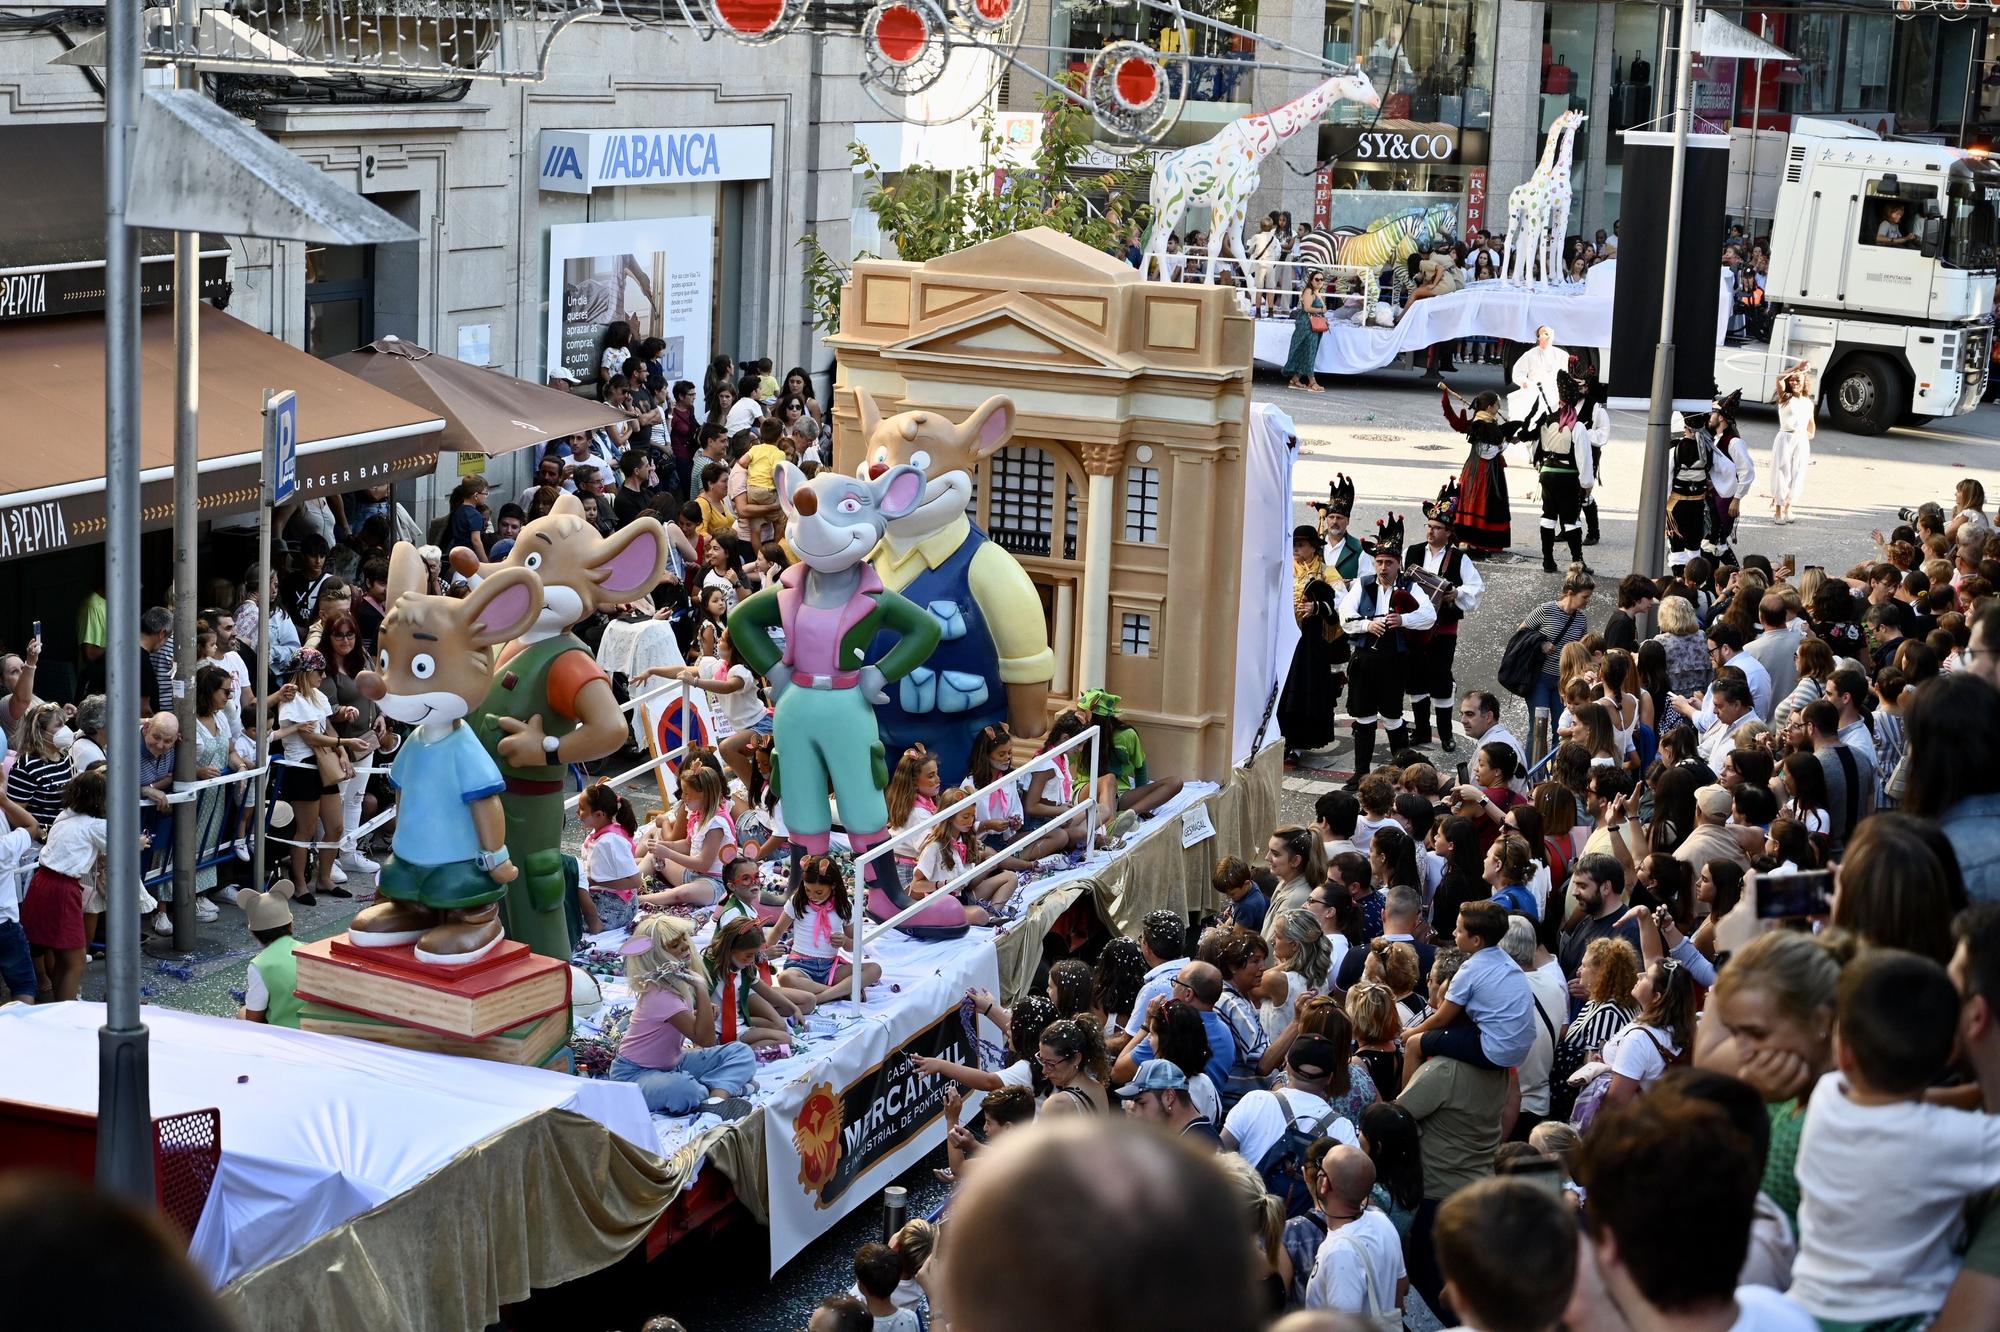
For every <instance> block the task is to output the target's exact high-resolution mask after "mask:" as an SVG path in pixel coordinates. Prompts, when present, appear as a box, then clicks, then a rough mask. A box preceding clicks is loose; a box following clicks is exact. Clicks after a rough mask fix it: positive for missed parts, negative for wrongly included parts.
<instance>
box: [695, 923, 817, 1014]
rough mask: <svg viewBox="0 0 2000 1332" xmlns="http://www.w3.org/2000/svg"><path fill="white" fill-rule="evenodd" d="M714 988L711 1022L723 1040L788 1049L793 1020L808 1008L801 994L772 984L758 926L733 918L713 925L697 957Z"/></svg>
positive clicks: (808, 1003) (809, 1010)
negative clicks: (788, 992)
mask: <svg viewBox="0 0 2000 1332" xmlns="http://www.w3.org/2000/svg"><path fill="white" fill-rule="evenodd" d="M702 961H703V963H704V964H706V966H707V967H708V975H709V983H710V984H711V985H712V986H713V987H714V988H713V991H712V995H711V997H712V998H713V999H714V1001H715V1013H716V1021H717V1022H718V1023H719V1024H720V1031H721V1033H722V1035H723V1037H724V1038H725V1039H731V1040H738V1041H742V1042H743V1043H744V1044H745V1045H790V1044H791V1043H792V1029H791V1026H790V1025H789V1024H790V1023H791V1021H792V1020H793V1019H794V1018H803V1017H804V1016H805V1015H806V1014H807V1013H810V1012H811V1011H812V1008H813V1004H812V1000H810V999H808V998H806V997H805V996H803V995H789V996H788V995H785V994H783V993H780V992H779V990H778V989H777V987H776V986H774V985H772V984H771V982H770V980H769V979H768V977H769V974H770V972H769V969H768V968H766V967H765V965H764V927H763V926H761V925H759V924H758V923H757V922H756V921H754V920H745V919H743V918H741V917H738V918H737V919H735V920H731V921H727V922H725V923H724V924H721V925H718V926H717V927H716V929H715V937H714V938H712V939H710V940H709V942H708V950H707V952H705V953H704V954H702Z"/></svg>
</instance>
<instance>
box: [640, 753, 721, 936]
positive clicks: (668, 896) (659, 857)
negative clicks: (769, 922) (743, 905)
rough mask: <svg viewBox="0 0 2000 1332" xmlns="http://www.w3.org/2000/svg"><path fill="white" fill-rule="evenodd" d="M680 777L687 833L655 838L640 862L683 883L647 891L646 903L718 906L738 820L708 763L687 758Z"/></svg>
mask: <svg viewBox="0 0 2000 1332" xmlns="http://www.w3.org/2000/svg"><path fill="white" fill-rule="evenodd" d="M680 780H681V801H682V803H683V804H685V805H686V806H687V836H686V837H685V838H677V839H675V840H673V841H655V842H653V843H652V844H651V851H650V852H649V854H648V855H647V857H646V860H647V862H648V863H647V864H645V865H642V867H641V868H642V869H653V870H656V871H657V872H658V873H659V874H660V875H661V876H662V877H664V878H665V879H666V880H667V881H668V882H669V883H672V884H677V885H679V886H678V887H673V888H663V889H661V890H660V891H659V892H654V893H647V894H645V895H644V896H642V897H641V898H640V899H639V902H640V904H641V905H642V906H650V907H666V906H703V907H705V906H714V905H715V899H716V898H717V897H719V896H720V895H721V893H722V866H723V864H724V863H725V862H727V861H729V860H733V859H734V858H735V856H736V847H737V839H736V820H735V819H734V818H732V817H730V813H729V796H728V793H727V791H726V790H725V789H724V787H723V785H722V775H721V774H720V773H718V772H716V770H715V769H713V768H711V767H708V766H707V765H706V764H702V765H698V766H697V765H693V764H684V765H683V766H682V768H681V779H680Z"/></svg>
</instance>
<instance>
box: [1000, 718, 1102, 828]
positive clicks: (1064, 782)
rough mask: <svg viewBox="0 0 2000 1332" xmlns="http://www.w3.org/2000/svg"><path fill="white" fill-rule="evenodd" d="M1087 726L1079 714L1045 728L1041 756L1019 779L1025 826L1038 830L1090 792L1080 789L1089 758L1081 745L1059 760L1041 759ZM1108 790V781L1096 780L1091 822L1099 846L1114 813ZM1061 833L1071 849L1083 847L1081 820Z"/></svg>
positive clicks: (1064, 826)
mask: <svg viewBox="0 0 2000 1332" xmlns="http://www.w3.org/2000/svg"><path fill="white" fill-rule="evenodd" d="M1087 725H1088V723H1086V722H1085V721H1084V719H1083V717H1082V716H1081V714H1079V713H1076V712H1064V713H1062V714H1061V715H1059V716H1058V717H1057V718H1056V719H1055V721H1054V722H1053V723H1052V724H1051V725H1050V726H1049V733H1048V735H1047V737H1046V738H1044V739H1043V741H1042V748H1041V753H1040V754H1039V755H1037V756H1036V758H1035V761H1034V762H1033V763H1031V764H1029V765H1028V771H1027V775H1026V777H1025V778H1024V779H1023V782H1024V784H1023V786H1022V788H1021V810H1022V813H1023V815H1024V816H1025V817H1026V820H1027V823H1026V826H1027V827H1030V828H1039V827H1041V826H1042V825H1043V824H1045V823H1048V822H1049V820H1051V819H1054V818H1056V817H1057V816H1059V815H1061V814H1063V813H1065V812H1066V811H1068V810H1069V809H1070V808H1071V807H1072V806H1074V805H1076V804H1078V803H1080V802H1081V801H1083V800H1087V799H1089V798H1090V796H1091V794H1092V793H1089V792H1086V791H1085V790H1084V789H1083V788H1084V787H1086V786H1087V785H1088V784H1089V782H1088V779H1087V774H1088V773H1089V771H1090V755H1089V753H1088V752H1086V749H1085V747H1084V746H1082V745H1079V746H1077V747H1076V748H1075V749H1072V750H1070V751H1069V752H1068V753H1067V754H1065V755H1063V756H1061V757H1060V758H1047V757H1044V756H1045V755H1047V754H1048V752H1049V751H1050V750H1052V749H1054V748H1055V747H1056V746H1057V745H1060V744H1063V743H1064V742H1065V741H1069V740H1074V739H1075V738H1076V737H1077V736H1079V735H1082V734H1083V732H1084V728H1085V726H1087ZM1079 754H1081V755H1083V765H1082V767H1081V769H1079V768H1078V767H1077V766H1076V765H1075V763H1074V759H1075V758H1076V756H1077V755H1079ZM1109 776H1110V774H1109V773H1106V774H1104V777H1106V778H1108V777H1109ZM1111 790H1112V787H1111V783H1110V782H1108V781H1106V780H1102V779H1100V780H1099V782H1098V783H1097V790H1096V792H1095V795H1096V796H1097V813H1096V816H1095V820H1094V821H1095V822H1096V824H1097V844H1098V845H1099V846H1105V845H1108V844H1109V842H1110V834H1109V832H1107V831H1106V825H1108V824H1109V823H1110V822H1111V820H1112V819H1113V818H1114V817H1116V815H1117V813H1118V806H1117V802H1116V801H1115V800H1113V799H1112V798H1111ZM1053 831H1055V830H1054V829H1052V830H1051V832H1053ZM1061 831H1062V832H1064V833H1065V834H1066V835H1067V837H1068V839H1069V846H1070V848H1071V849H1072V850H1079V849H1081V848H1082V847H1083V843H1084V837H1085V833H1084V821H1083V819H1081V818H1074V819H1071V820H1069V821H1068V822H1067V823H1064V824H1062V825H1061Z"/></svg>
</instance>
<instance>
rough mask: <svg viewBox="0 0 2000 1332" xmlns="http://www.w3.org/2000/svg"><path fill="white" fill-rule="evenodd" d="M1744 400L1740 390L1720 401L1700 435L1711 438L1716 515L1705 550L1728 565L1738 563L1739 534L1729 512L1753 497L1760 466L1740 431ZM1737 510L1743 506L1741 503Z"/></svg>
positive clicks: (1710, 463)
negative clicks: (1735, 542)
mask: <svg viewBox="0 0 2000 1332" xmlns="http://www.w3.org/2000/svg"><path fill="white" fill-rule="evenodd" d="M1742 400H1743V393H1742V390H1740V389H1739V390H1736V391H1734V392H1732V393H1730V395H1729V396H1728V397H1726V398H1722V399H1719V400H1717V402H1716V404H1715V410H1714V411H1713V412H1711V413H1710V414H1709V418H1708V424H1707V425H1706V426H1704V427H1703V429H1702V430H1701V432H1700V434H1702V435H1704V436H1706V437H1707V442H1708V445H1709V450H1710V452H1709V461H1708V492H1709V501H1708V502H1709V506H1710V509H1711V514H1712V516H1711V520H1710V526H1709V531H1708V540H1707V542H1706V543H1705V544H1704V545H1703V547H1702V549H1703V550H1704V551H1706V552H1707V554H1708V557H1709V558H1710V559H1711V560H1719V561H1722V562H1723V563H1726V564H1734V563H1736V550H1735V547H1734V546H1733V545H1732V544H1731V543H1732V539H1733V538H1734V536H1735V535H1736V515H1735V514H1733V513H1731V512H1730V511H1729V506H1730V504H1731V503H1732V502H1738V501H1741V500H1742V499H1743V498H1744V497H1745V496H1747V495H1749V493H1750V487H1751V486H1753V485H1755V484H1756V482H1757V464H1756V463H1755V462H1754V461H1752V459H1751V457H1750V446H1749V445H1747V444H1745V443H1744V442H1743V436H1742V435H1740V434H1738V433H1737V431H1736V407H1737V404H1738V403H1740V402H1741V401H1742ZM1718 418H1720V424H1719V425H1718V423H1717V421H1718ZM1737 507H1739V508H1740V507H1742V506H1741V504H1740V503H1738V505H1737Z"/></svg>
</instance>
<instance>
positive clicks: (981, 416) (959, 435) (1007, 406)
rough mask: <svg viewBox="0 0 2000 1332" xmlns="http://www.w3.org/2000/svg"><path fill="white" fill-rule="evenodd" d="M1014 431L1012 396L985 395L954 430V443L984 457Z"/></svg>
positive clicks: (1005, 440)
mask: <svg viewBox="0 0 2000 1332" xmlns="http://www.w3.org/2000/svg"><path fill="white" fill-rule="evenodd" d="M1013 434H1014V400H1013V399H1012V398H1009V397H1006V396H1004V395H1001V396H997V397H992V398H988V399H987V400H986V401H985V402H982V403H980V404H979V405H978V406H977V407H975V408H973V409H972V415H970V416H968V417H966V418H965V420H964V422H963V423H961V424H960V425H959V427H958V429H957V430H956V431H955V432H954V436H955V438H956V439H957V442H958V446H959V447H960V448H962V449H965V450H967V451H968V452H970V453H971V454H972V456H973V457H975V458H984V457H985V456H986V455H987V454H989V453H992V452H993V451H994V450H995V449H998V448H999V447H1000V446H1001V445H1003V444H1005V443H1006V442H1007V441H1008V439H1010V438H1011V437H1012V436H1013Z"/></svg>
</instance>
